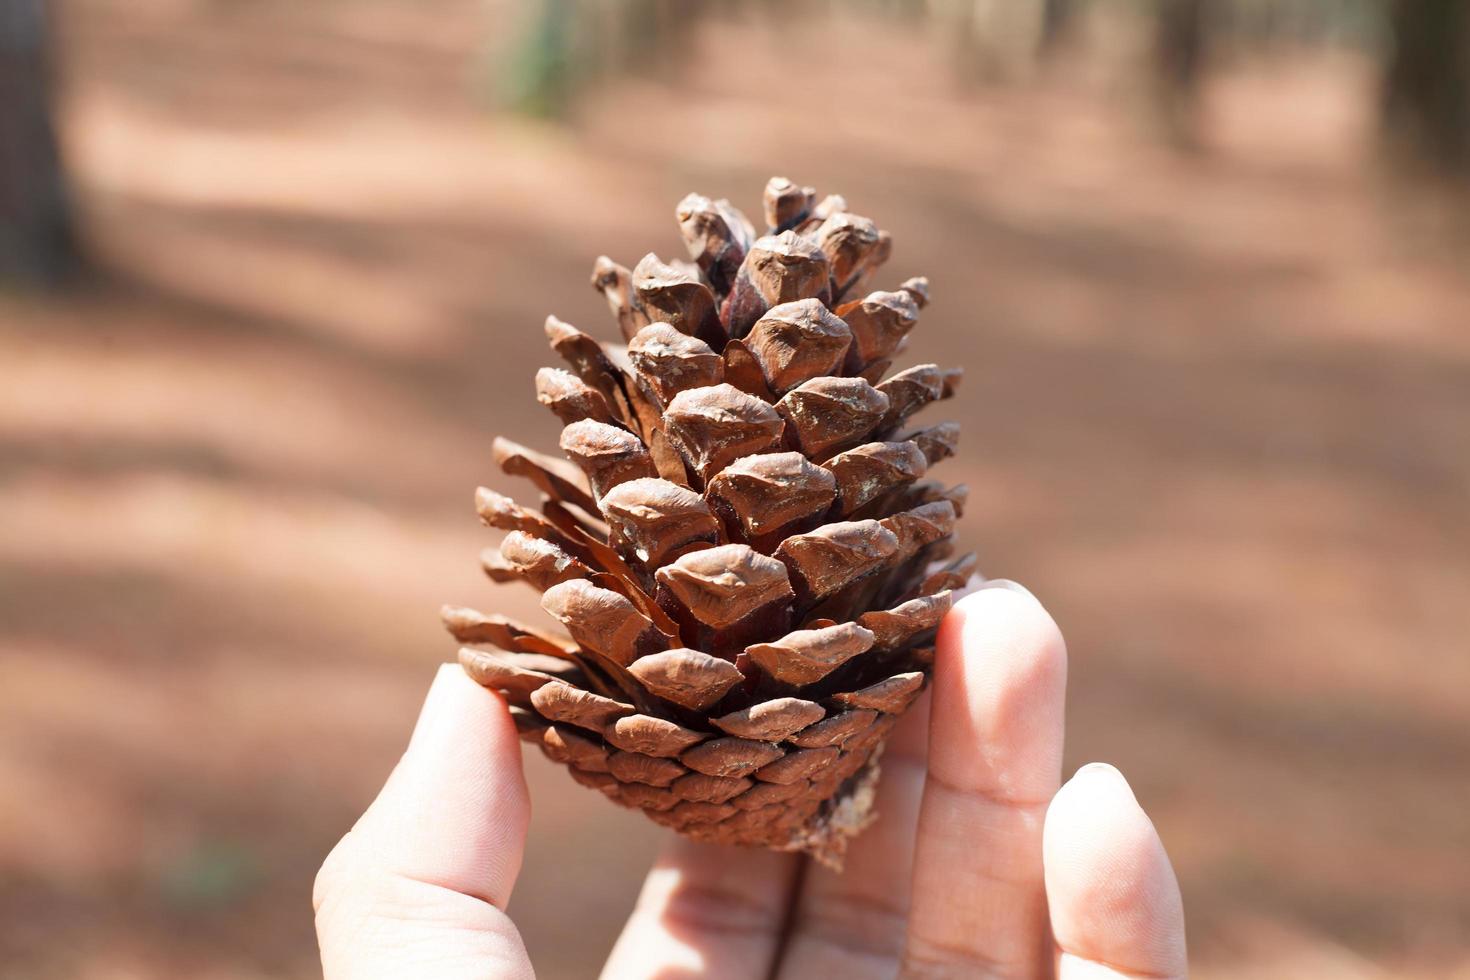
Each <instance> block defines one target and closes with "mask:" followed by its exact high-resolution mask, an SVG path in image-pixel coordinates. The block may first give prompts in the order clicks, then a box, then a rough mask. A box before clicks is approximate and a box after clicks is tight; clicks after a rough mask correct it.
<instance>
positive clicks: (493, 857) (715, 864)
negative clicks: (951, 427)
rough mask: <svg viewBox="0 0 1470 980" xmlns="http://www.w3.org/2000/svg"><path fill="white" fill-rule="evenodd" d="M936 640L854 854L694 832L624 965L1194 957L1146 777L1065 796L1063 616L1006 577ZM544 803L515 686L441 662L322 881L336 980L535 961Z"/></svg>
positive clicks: (635, 973)
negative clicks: (522, 739) (384, 778)
mask: <svg viewBox="0 0 1470 980" xmlns="http://www.w3.org/2000/svg"><path fill="white" fill-rule="evenodd" d="M936 647H937V650H936V658H935V668H934V683H933V688H932V696H931V695H926V697H925V698H924V699H923V700H921V701H920V702H919V703H918V704H916V705H915V707H914V708H913V709H911V710H910V711H909V713H908V714H907V715H905V717H904V719H903V721H902V722H901V723H900V725H899V726H898V727H897V728H896V729H895V731H894V735H893V738H892V739H891V740H890V743H889V747H888V750H887V751H886V752H885V753H884V755H883V758H882V768H883V776H882V779H881V781H880V784H879V793H878V800H877V808H876V809H877V812H878V821H877V822H876V823H875V824H874V825H873V826H872V827H871V828H870V829H869V830H868V831H867V832H865V833H864V834H862V835H861V836H859V837H858V838H856V839H855V840H854V841H853V843H852V845H851V847H850V849H849V851H848V857H847V869H846V871H845V872H844V873H842V874H836V873H833V872H830V871H828V870H826V869H824V868H821V867H818V866H816V865H814V864H812V863H811V862H809V861H806V860H805V859H803V858H801V857H799V856H796V855H790V854H778V853H774V852H769V851H753V850H745V849H736V848H725V847H718V846H714V845H709V844H698V843H694V842H692V841H689V840H687V839H685V838H681V837H676V838H674V839H672V840H671V841H670V842H669V846H668V848H667V850H666V851H665V853H664V854H663V856H662V857H660V858H659V860H658V862H657V863H656V864H655V865H654V868H653V870H652V872H651V873H650V874H649V877H648V880H647V882H646V883H645V885H644V888H643V892H642V894H641V896H640V897H639V900H638V904H637V907H636V908H635V909H634V911H633V915H632V918H630V919H629V921H628V925H627V926H626V928H625V929H624V931H623V935H622V937H621V938H620V939H619V940H618V942H617V945H616V947H615V948H614V949H613V952H612V955H611V958H610V959H609V960H608V963H607V966H606V967H605V969H604V971H603V977H604V978H605V980H633V978H660V980H672V978H675V977H713V978H720V980H727V978H728V980H745V978H750V980H758V978H760V980H763V978H766V977H776V978H778V980H783V978H806V977H830V976H841V977H845V978H846V977H852V978H866V977H875V978H876V977H893V976H904V977H911V978H921V977H922V978H927V977H997V978H999V977H1004V978H1013V977H1014V978H1031V977H1046V976H1050V975H1052V974H1053V972H1055V975H1056V976H1057V977H1059V978H1060V980H1104V978H1136V977H1151V978H1173V977H1183V976H1184V975H1185V972H1186V969H1187V968H1186V963H1185V952H1184V915H1183V909H1182V905H1181V901H1180V896H1179V887H1178V884H1177V883H1176V881H1175V879H1174V872H1173V870H1172V868H1171V867H1170V865H1169V859H1168V857H1167V856H1166V855H1165V853H1164V849H1163V846H1162V844H1161V843H1160V842H1159V839H1158V836H1157V835H1156V834H1155V832H1154V828H1153V825H1152V824H1151V823H1150V822H1149V819H1148V817H1147V816H1146V815H1145V814H1144V813H1143V811H1142V810H1141V809H1140V808H1139V806H1138V803H1137V802H1136V801H1135V800H1134V798H1133V793H1132V791H1131V790H1130V789H1129V788H1128V784H1127V783H1126V782H1125V781H1124V779H1123V777H1122V776H1121V775H1120V774H1119V773H1118V771H1117V770H1116V769H1113V768H1112V767H1110V766H1104V765H1098V764H1093V765H1089V766H1084V767H1083V768H1082V769H1081V770H1079V771H1078V772H1077V774H1076V775H1075V776H1073V777H1072V779H1071V780H1070V781H1069V782H1068V783H1067V784H1066V785H1065V786H1060V790H1059V785H1060V777H1061V757H1062V731H1063V702H1064V693H1065V687H1066V652H1065V648H1064V646H1063V643H1062V637H1061V634H1060V633H1059V632H1058V631H1057V628H1056V625H1055V623H1053V622H1052V620H1051V618H1050V617H1049V616H1048V615H1047V614H1046V612H1045V610H1043V609H1042V607H1041V605H1040V604H1039V603H1037V601H1036V600H1035V599H1034V598H1033V597H1032V596H1031V594H1030V593H1028V592H1026V591H1025V590H1024V589H1021V588H1020V587H1019V586H1015V585H1012V584H1011V583H1006V582H999V581H996V582H990V583H987V584H986V585H985V586H984V587H982V588H981V589H979V590H978V591H976V592H974V593H973V594H971V595H969V596H967V597H966V598H965V599H963V600H961V601H960V602H959V603H957V604H956V606H955V608H954V611H953V612H951V613H950V615H949V616H948V617H947V618H946V619H945V621H944V623H943V625H942V627H941V628H940V632H939V637H938V640H937V644H936ZM926 742H927V749H926ZM529 813H530V803H529V800H528V798H527V795H526V785H525V780H524V778H523V776H522V773H521V762H520V751H519V747H518V745H517V740H516V734H515V729H514V727H513V726H512V724H511V721H510V717H509V714H508V713H507V711H506V708H505V705H504V703H503V702H502V701H501V700H500V699H499V698H498V697H497V696H496V695H495V694H493V693H492V692H490V691H488V690H486V689H484V688H482V687H480V686H479V685H477V684H475V683H474V682H473V681H471V680H470V679H469V678H468V677H466V676H465V675H464V674H463V672H462V671H461V670H460V669H459V668H458V667H457V666H446V667H444V668H443V669H441V671H440V673H439V676H438V677H437V678H436V679H435V681H434V685H433V687H432V688H431V690H430V692H429V697H428V700H427V702H426V703H425V705H424V710H423V713H422V714H421V715H420V718H419V722H418V726H417V728H416V729H415V731H414V734H413V737H412V739H411V740H410V742H409V746H408V750H407V752H405V753H404V756H403V759H402V760H401V761H400V762H399V764H398V766H397V767H396V768H395V769H394V771H393V774H392V775H391V776H390V777H389V779H388V783H387V785H386V786H384V788H383V791H382V793H381V794H380V795H379V796H378V798H377V800H375V801H374V802H373V804H372V805H371V806H370V807H369V808H368V810H367V812H366V813H365V814H364V815H363V817H362V819H361V820H359V821H358V823H357V825H356V826H354V827H353V829H352V830H351V831H350V832H349V833H348V834H347V836H345V837H344V838H343V839H342V841H341V842H340V843H339V844H338V845H337V846H336V847H335V848H334V849H333V850H332V853H331V854H330V855H328V857H327V859H326V862H325V863H324V864H323V865H322V869H321V871H320V872H319V873H318V875H317V881H316V889H315V895H314V903H315V905H316V911H317V935H318V938H319V940H320V943H321V951H322V965H323V970H324V973H325V975H326V977H327V980H366V978H385V980H401V978H410V977H412V978H421V977H432V978H445V980H452V978H460V977H466V978H468V977H475V978H488V980H509V978H521V977H531V976H532V975H533V972H532V968H531V963H530V960H529V959H528V958H527V956H526V951H525V947H524V946H523V945H522V943H521V939H520V935H519V934H518V933H517V932H516V928H515V926H514V924H513V923H512V922H511V920H510V919H509V918H508V917H507V916H506V915H505V913H504V912H503V911H502V910H503V909H504V908H505V906H506V902H507V901H508V900H509V898H510V893H511V888H512V886H513V885H514V884H515V878H516V874H517V872H518V871H519V870H520V863H521V850H522V847H523V845H524V842H525V831H526V823H527V819H528V817H529Z"/></svg>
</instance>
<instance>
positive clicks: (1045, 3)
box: [1038, 0, 1078, 55]
mask: <svg viewBox="0 0 1470 980" xmlns="http://www.w3.org/2000/svg"><path fill="white" fill-rule="evenodd" d="M1077 6H1078V4H1077V0H1042V5H1041V43H1040V44H1039V45H1038V47H1039V48H1040V49H1041V53H1042V54H1043V55H1047V54H1051V53H1052V52H1054V51H1056V50H1057V48H1058V47H1060V46H1061V43H1062V42H1063V41H1065V40H1066V39H1067V32H1068V30H1070V28H1071V26H1072V21H1073V19H1074V18H1075V15H1076V13H1077Z"/></svg>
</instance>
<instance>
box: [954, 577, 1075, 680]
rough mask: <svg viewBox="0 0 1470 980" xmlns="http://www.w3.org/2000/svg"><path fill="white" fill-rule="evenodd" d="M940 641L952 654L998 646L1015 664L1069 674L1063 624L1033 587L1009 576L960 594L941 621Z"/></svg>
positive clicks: (1048, 673) (1042, 672)
mask: <svg viewBox="0 0 1470 980" xmlns="http://www.w3.org/2000/svg"><path fill="white" fill-rule="evenodd" d="M936 643H937V645H938V646H939V647H940V648H941V650H940V653H941V654H942V653H943V652H944V648H948V653H949V655H950V656H952V657H953V656H959V657H964V655H965V652H966V651H974V650H985V649H994V648H996V647H997V646H999V647H1000V648H1001V649H1003V650H1004V651H1005V652H1007V653H1009V654H1010V655H1011V656H1010V657H1009V658H1008V659H1009V661H1010V662H1011V663H1012V664H1013V665H1014V666H1015V667H1017V668H1021V669H1027V670H1031V671H1035V672H1037V673H1038V674H1040V675H1043V676H1047V677H1054V675H1059V677H1054V679H1061V680H1065V674H1066V667H1067V644H1066V642H1065V641H1064V640H1063V638H1062V631H1061V629H1060V628H1059V627H1058V626H1057V623H1056V620H1054V619H1053V618H1052V616H1051V614H1050V613H1049V612H1047V611H1046V607H1045V606H1043V605H1042V604H1041V602H1040V600H1038V599H1037V598H1036V596H1035V595H1033V594H1032V593H1031V592H1030V590H1028V589H1027V588H1026V587H1025V586H1023V585H1020V584H1019V583H1017V582H1013V581H1010V580H1009V579H989V580H987V581H986V582H984V583H982V584H981V585H980V586H979V587H978V588H977V589H975V591H973V592H970V593H968V594H967V595H965V596H963V597H961V598H960V599H959V600H958V601H957V602H956V603H955V605H954V608H953V609H951V610H950V613H949V615H948V616H946V617H945V618H944V621H943V622H942V623H941V624H940V628H939V636H938V638H937V640H936Z"/></svg>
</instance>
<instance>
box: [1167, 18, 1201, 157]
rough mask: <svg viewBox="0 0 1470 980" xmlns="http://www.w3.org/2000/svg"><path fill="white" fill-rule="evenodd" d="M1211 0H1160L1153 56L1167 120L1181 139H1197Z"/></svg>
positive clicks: (1185, 141) (1171, 131)
mask: <svg viewBox="0 0 1470 980" xmlns="http://www.w3.org/2000/svg"><path fill="white" fill-rule="evenodd" d="M1208 15H1209V3H1208V0H1158V5H1157V7H1156V10H1155V18H1156V19H1155V22H1154V58H1155V68H1156V71H1157V73H1158V78H1157V84H1158V90H1159V98H1160V104H1161V107H1162V109H1163V112H1164V122H1165V124H1166V125H1167V126H1168V128H1169V132H1170V134H1171V135H1172V136H1173V137H1174V138H1175V139H1176V140H1178V141H1179V142H1181V143H1185V144H1192V143H1194V142H1195V123H1196V121H1197V120H1196V114H1197V110H1198V107H1199V90H1200V83H1201V81H1202V78H1203V75H1204V67H1205V47H1206V41H1207V37H1206V32H1207V27H1208Z"/></svg>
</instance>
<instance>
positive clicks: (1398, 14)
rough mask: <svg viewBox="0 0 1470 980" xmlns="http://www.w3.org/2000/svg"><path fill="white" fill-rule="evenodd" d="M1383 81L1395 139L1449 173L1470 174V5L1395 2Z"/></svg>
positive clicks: (1454, 0)
mask: <svg viewBox="0 0 1470 980" xmlns="http://www.w3.org/2000/svg"><path fill="white" fill-rule="evenodd" d="M1389 22H1390V25H1391V26H1392V29H1393V41H1394V48H1393V54H1392V56H1391V57H1390V59H1389V63H1388V69H1387V72H1386V75H1385V78H1384V103H1383V105H1384V123H1385V129H1386V132H1387V135H1388V136H1389V138H1390V140H1391V141H1392V142H1393V143H1395V144H1397V145H1398V146H1399V147H1401V148H1404V149H1407V150H1408V151H1409V152H1411V153H1412V154H1414V155H1415V156H1417V157H1419V158H1421V159H1424V160H1427V161H1429V162H1430V163H1432V164H1434V165H1436V166H1439V167H1441V168H1444V169H1446V170H1451V171H1457V172H1461V173H1464V172H1467V171H1470V5H1467V4H1466V3H1465V0H1391V3H1390V7H1389Z"/></svg>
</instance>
